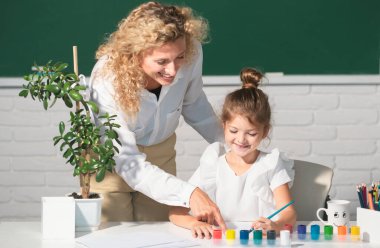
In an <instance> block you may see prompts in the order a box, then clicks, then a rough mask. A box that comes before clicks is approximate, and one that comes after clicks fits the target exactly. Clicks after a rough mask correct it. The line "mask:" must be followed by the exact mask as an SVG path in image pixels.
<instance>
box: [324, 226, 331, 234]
mask: <svg viewBox="0 0 380 248" xmlns="http://www.w3.org/2000/svg"><path fill="white" fill-rule="evenodd" d="M324 233H325V235H333V226H332V225H326V226H325V227H324Z"/></svg>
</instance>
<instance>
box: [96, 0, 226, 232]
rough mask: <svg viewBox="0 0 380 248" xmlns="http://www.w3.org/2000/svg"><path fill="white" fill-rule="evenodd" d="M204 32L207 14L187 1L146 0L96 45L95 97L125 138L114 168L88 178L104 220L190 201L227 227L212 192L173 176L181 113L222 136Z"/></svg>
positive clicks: (158, 215)
mask: <svg viewBox="0 0 380 248" xmlns="http://www.w3.org/2000/svg"><path fill="white" fill-rule="evenodd" d="M206 36H207V24H206V22H205V21H204V20H203V19H202V18H200V17H195V16H193V14H192V10H191V9H190V8H187V7H178V6H165V5H161V4H160V3H155V2H149V3H145V4H142V5H140V6H139V7H137V8H136V9H134V10H133V11H132V12H131V13H130V14H129V16H127V18H125V19H123V20H122V21H121V22H120V23H119V26H118V29H117V30H116V31H115V32H114V33H113V34H111V35H110V37H109V39H108V40H107V41H106V42H105V43H104V44H103V45H101V46H100V47H99V49H98V51H97V53H96V57H97V59H98V62H97V63H96V65H95V67H94V69H93V72H92V75H91V87H92V99H93V100H94V101H95V102H97V103H98V104H99V106H100V110H101V111H103V112H108V113H110V114H116V115H117V120H116V123H119V124H120V125H121V127H120V128H119V129H118V132H119V136H120V137H119V138H120V141H121V143H122V147H120V153H119V155H118V157H117V160H116V163H117V165H116V172H117V174H118V175H117V174H108V175H107V176H106V178H105V180H104V181H103V182H102V183H96V182H95V181H93V182H91V183H92V189H93V191H95V192H101V193H103V196H104V197H105V199H104V205H103V220H105V221H130V220H135V221H146V220H156V221H157V220H167V219H168V207H167V206H165V205H162V204H158V203H157V202H160V203H163V204H166V205H174V206H183V207H187V208H190V209H191V210H192V212H193V213H194V214H195V215H196V216H197V218H198V219H200V220H203V221H207V222H208V223H211V224H213V223H214V220H215V221H216V222H217V223H218V224H219V225H221V226H222V228H224V221H223V219H222V217H221V215H220V213H219V209H218V208H217V206H216V205H215V204H214V203H213V202H212V201H211V200H210V199H209V197H208V196H207V195H206V194H205V193H204V192H203V191H201V190H200V189H199V188H196V187H194V186H192V185H190V184H189V183H187V182H184V181H181V180H180V179H178V178H176V177H175V176H174V175H175V173H176V166H175V150H174V145H175V139H176V138H175V129H176V127H177V125H178V121H179V118H180V115H181V114H182V115H183V117H184V120H185V121H186V122H187V123H188V124H189V125H191V126H192V127H193V128H194V129H196V130H197V131H198V132H199V133H200V134H201V135H202V136H203V137H204V138H205V139H206V140H207V141H208V142H214V141H217V140H218V139H220V138H221V137H222V129H221V126H220V124H219V122H218V119H217V117H216V115H215V113H214V111H213V109H212V107H211V105H210V104H209V102H208V101H207V98H206V96H205V94H204V92H203V90H202V84H203V83H202V48H201V42H203V41H204V39H205V38H206ZM150 198H152V199H154V200H155V201H157V202H155V201H153V200H152V199H150Z"/></svg>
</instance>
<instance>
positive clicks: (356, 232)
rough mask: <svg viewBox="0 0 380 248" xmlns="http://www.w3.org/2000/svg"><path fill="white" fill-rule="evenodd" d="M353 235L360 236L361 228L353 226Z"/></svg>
mask: <svg viewBox="0 0 380 248" xmlns="http://www.w3.org/2000/svg"><path fill="white" fill-rule="evenodd" d="M351 235H360V227H359V226H352V227H351Z"/></svg>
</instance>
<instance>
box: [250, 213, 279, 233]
mask: <svg viewBox="0 0 380 248" xmlns="http://www.w3.org/2000/svg"><path fill="white" fill-rule="evenodd" d="M252 227H253V228H254V229H255V230H256V229H261V230H262V231H263V233H264V234H266V232H267V231H268V230H276V232H277V231H278V230H279V228H280V227H279V226H278V224H277V223H276V222H273V221H271V220H270V219H267V218H264V217H260V218H259V219H257V220H255V221H254V222H253V223H252Z"/></svg>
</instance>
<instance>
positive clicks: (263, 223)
mask: <svg viewBox="0 0 380 248" xmlns="http://www.w3.org/2000/svg"><path fill="white" fill-rule="evenodd" d="M273 196H274V200H275V202H276V209H280V208H281V207H283V206H285V205H286V204H288V203H289V202H290V201H291V200H292V197H291V194H290V190H289V186H288V184H287V183H286V184H283V185H280V186H278V187H277V188H276V189H275V190H274V191H273ZM279 216H280V217H279V218H278V220H276V221H271V220H269V219H267V218H265V217H260V218H259V219H257V220H256V221H254V222H253V224H252V227H253V228H254V229H262V230H263V231H265V232H266V231H267V230H275V231H276V232H277V233H279V232H280V231H281V230H282V229H283V227H284V225H285V224H291V225H292V226H294V225H295V223H296V218H297V214H296V210H295V209H294V206H293V205H290V206H289V207H287V208H285V209H284V210H282V211H281V212H280V213H279Z"/></svg>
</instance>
